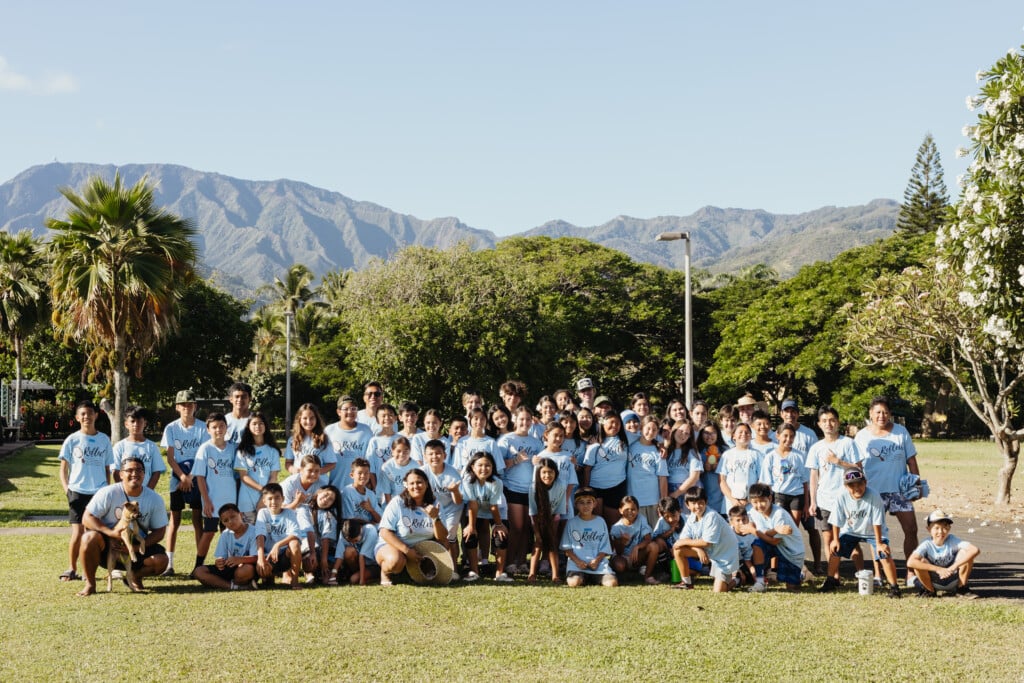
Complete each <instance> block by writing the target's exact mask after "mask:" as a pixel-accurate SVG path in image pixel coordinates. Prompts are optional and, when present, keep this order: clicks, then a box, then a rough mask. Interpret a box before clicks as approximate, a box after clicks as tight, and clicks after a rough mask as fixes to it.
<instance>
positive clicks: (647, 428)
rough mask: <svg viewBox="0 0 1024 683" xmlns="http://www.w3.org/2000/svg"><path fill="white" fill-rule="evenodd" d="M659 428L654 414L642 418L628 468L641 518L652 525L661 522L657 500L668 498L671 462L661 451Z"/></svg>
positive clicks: (632, 494)
mask: <svg viewBox="0 0 1024 683" xmlns="http://www.w3.org/2000/svg"><path fill="white" fill-rule="evenodd" d="M633 414H634V415H635V414H636V413H633ZM659 428H660V424H659V422H658V418H657V417H655V416H654V415H648V416H647V417H645V418H644V419H643V423H642V424H641V426H640V431H639V434H638V436H639V438H637V439H636V440H635V441H633V442H632V443H631V444H630V445H629V467H627V469H626V485H627V490H628V491H629V495H631V496H633V497H634V498H636V499H637V501H639V503H640V515H641V516H643V517H644V518H646V519H647V523H648V524H650V525H654V524H657V523H658V501H659V500H661V499H662V498H664V497H665V496H667V495H668V460H667V459H666V458H663V457H662V453H661V451H660V450H659V449H658V442H657V439H658V431H659Z"/></svg>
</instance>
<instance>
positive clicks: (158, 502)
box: [85, 483, 167, 537]
mask: <svg viewBox="0 0 1024 683" xmlns="http://www.w3.org/2000/svg"><path fill="white" fill-rule="evenodd" d="M129 500H132V501H136V502H138V504H139V528H140V531H141V532H142V536H143V537H146V536H147V535H149V534H150V533H152V532H153V531H155V530H157V529H163V528H164V527H166V526H167V508H166V507H165V506H164V499H163V496H161V495H160V494H159V493H157V492H156V491H154V490H153V489H151V488H149V487H148V486H143V487H142V494H141V495H138V496H129V495H128V493H127V492H126V491H125V489H124V484H121V483H117V484H111V485H110V486H104V487H103V488H101V489H100V490H99V491H97V492H96V495H94V496H93V497H92V500H90V501H89V504H88V505H87V506H86V508H85V509H86V511H87V512H89V514H91V515H92V516H93V517H96V518H97V519H99V520H100V521H102V522H103V524H105V525H106V526H108V527H111V528H113V527H114V526H116V525H117V522H118V520H120V519H121V509H122V508H123V507H124V504H125V503H127V502H128V501H129Z"/></svg>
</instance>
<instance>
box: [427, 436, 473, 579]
mask: <svg viewBox="0 0 1024 683" xmlns="http://www.w3.org/2000/svg"><path fill="white" fill-rule="evenodd" d="M445 452H446V447H445V444H444V441H441V440H440V439H432V440H430V441H428V442H427V443H426V445H424V447H423V458H424V460H426V464H425V465H424V469H423V471H424V472H425V473H426V475H427V479H428V480H429V481H430V488H431V489H433V491H434V500H435V501H436V502H437V506H438V508H439V509H440V514H439V519H440V520H441V523H442V524H444V527H445V528H446V529H447V530H448V552H449V553H450V554H451V556H452V564H455V565H457V564H458V559H459V519H460V518H461V517H462V509H463V504H462V478H461V477H460V476H459V473H458V472H457V471H456V470H455V468H454V467H452V466H451V465H449V464H448V463H446V462H445ZM459 578H460V577H459V576H457V572H456V573H453V574H452V580H453V581H458V580H459Z"/></svg>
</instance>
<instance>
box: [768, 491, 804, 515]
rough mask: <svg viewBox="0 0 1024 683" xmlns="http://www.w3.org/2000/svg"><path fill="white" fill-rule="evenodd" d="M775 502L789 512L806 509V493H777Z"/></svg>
mask: <svg viewBox="0 0 1024 683" xmlns="http://www.w3.org/2000/svg"><path fill="white" fill-rule="evenodd" d="M775 504H776V505H778V506H779V507H780V508H782V509H783V510H788V511H789V512H800V511H801V510H803V509H804V494H802V493H801V494H799V495H796V496H791V495H789V494H788V493H776V494H775Z"/></svg>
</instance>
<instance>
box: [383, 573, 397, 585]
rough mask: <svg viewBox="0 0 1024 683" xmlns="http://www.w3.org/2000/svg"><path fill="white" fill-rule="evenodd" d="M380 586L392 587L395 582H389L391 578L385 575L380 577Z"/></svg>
mask: <svg viewBox="0 0 1024 683" xmlns="http://www.w3.org/2000/svg"><path fill="white" fill-rule="evenodd" d="M380 585H382V586H394V585H395V582H394V581H392V580H391V577H390V576H388V575H387V574H381V575H380Z"/></svg>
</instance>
